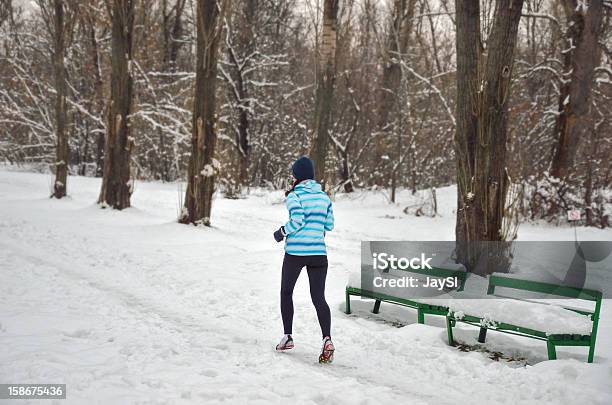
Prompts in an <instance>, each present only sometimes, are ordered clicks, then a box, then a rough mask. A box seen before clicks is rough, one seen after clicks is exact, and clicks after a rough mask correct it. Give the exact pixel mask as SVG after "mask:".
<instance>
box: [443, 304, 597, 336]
mask: <svg viewBox="0 0 612 405" xmlns="http://www.w3.org/2000/svg"><path fill="white" fill-rule="evenodd" d="M448 307H449V309H450V311H452V312H454V313H455V317H456V318H458V319H461V318H462V317H463V316H462V315H464V314H469V315H473V316H477V317H479V318H482V319H484V320H485V322H487V323H489V322H491V323H493V322H497V323H501V322H504V323H509V324H512V325H521V326H522V327H525V328H529V329H533V330H538V331H542V332H545V333H546V334H547V335H554V334H577V335H588V334H589V333H591V328H592V327H593V323H592V322H591V319H590V318H589V316H587V315H583V314H579V313H576V312H573V311H570V310H567V309H565V308H563V307H561V306H558V305H555V304H549V303H544V302H542V303H538V302H535V301H528V302H526V301H519V300H514V299H501V298H500V299H497V298H491V299H480V300H476V299H465V300H462V299H457V300H453V301H452V302H450V303H449V305H448Z"/></svg>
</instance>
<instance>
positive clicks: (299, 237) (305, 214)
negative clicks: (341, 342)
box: [274, 157, 334, 363]
mask: <svg viewBox="0 0 612 405" xmlns="http://www.w3.org/2000/svg"><path fill="white" fill-rule="evenodd" d="M292 172H293V177H294V179H295V181H294V183H293V187H292V188H291V190H289V191H287V192H286V193H285V195H286V197H287V200H286V205H287V210H289V221H288V222H287V223H286V224H285V225H283V226H281V227H280V228H279V229H278V230H277V231H276V232H274V239H276V241H277V242H280V241H282V240H283V239H285V259H284V260H283V271H282V278H281V315H282V318H283V326H284V328H285V335H284V336H283V338H282V339H281V341H280V343H279V344H278V345H277V346H276V350H279V351H280V350H288V349H293V347H294V345H293V338H292V337H291V334H292V326H293V288H294V287H295V283H296V282H297V279H298V277H299V275H300V272H301V271H302V268H303V267H304V266H306V270H307V272H308V281H309V282H310V297H311V298H312V303H313V304H314V306H315V308H316V310H317V317H318V318H319V325H320V326H321V334H322V336H323V345H322V349H321V354H320V355H319V363H331V362H332V361H333V358H334V344H333V343H332V340H331V333H330V328H331V313H330V311H329V306H328V305H327V302H326V301H325V279H326V277H327V250H326V248H325V232H329V231H331V230H332V229H333V228H334V212H333V210H332V203H331V200H330V199H329V197H328V196H327V194H326V193H325V192H324V191H322V189H321V185H320V184H319V183H317V182H316V181H315V180H314V165H313V163H312V160H310V159H309V158H307V157H301V158H299V159H298V160H296V161H295V163H293V167H292Z"/></svg>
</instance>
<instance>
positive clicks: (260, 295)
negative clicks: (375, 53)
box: [0, 170, 612, 405]
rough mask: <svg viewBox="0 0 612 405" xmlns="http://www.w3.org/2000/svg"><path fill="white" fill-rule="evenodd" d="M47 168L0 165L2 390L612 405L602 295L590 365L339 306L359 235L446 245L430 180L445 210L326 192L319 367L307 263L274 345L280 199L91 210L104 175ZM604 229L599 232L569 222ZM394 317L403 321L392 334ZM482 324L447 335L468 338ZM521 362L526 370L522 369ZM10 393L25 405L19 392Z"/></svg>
mask: <svg viewBox="0 0 612 405" xmlns="http://www.w3.org/2000/svg"><path fill="white" fill-rule="evenodd" d="M50 181H51V178H50V176H47V175H42V174H33V173H19V172H9V171H6V170H0V263H1V264H0V274H1V279H2V282H1V283H0V341H1V342H2V345H0V383H25V382H31V383H51V382H55V383H66V384H67V392H68V398H67V400H66V401H59V402H58V403H62V404H63V403H67V404H84V403H99V404H133V403H139V404H192V403H217V402H224V403H231V404H240V403H326V404H338V403H347V404H354V403H362V404H378V403H381V404H382V403H385V404H386V403H411V404H436V405H438V404H458V403H477V404H492V403H502V402H508V403H518V404H535V403H537V404H579V403H587V402H588V403H590V404H609V403H611V402H612V388H611V384H610V381H611V378H612V304H611V302H610V301H609V300H607V301H606V302H605V303H604V308H603V311H602V320H601V323H600V331H599V334H598V343H597V350H596V360H595V363H594V364H587V363H586V362H585V361H584V358H586V352H585V351H584V349H578V350H572V349H570V348H559V349H558V355H559V358H560V359H561V360H557V361H544V360H545V359H546V345H545V344H543V343H541V342H536V341H531V340H529V339H516V338H513V337H510V336H505V335H503V336H499V335H500V334H494V333H491V334H490V337H489V342H488V348H489V349H490V350H491V351H496V350H500V351H503V352H504V353H505V354H510V355H513V356H514V357H516V358H524V359H525V360H524V361H522V362H521V361H512V362H507V361H505V360H500V361H494V360H491V359H490V355H489V353H485V352H480V351H470V352H463V351H461V350H458V349H457V348H454V347H449V346H447V345H446V340H445V336H446V335H445V330H444V328H443V327H444V325H443V320H442V319H428V320H427V323H428V325H418V324H415V322H416V314H415V313H414V312H412V311H411V310H404V309H401V308H397V307H392V306H390V305H386V306H385V305H384V304H383V308H382V311H381V314H379V315H373V314H371V313H370V312H369V310H370V309H371V303H370V302H369V301H359V300H355V302H354V313H353V314H352V315H350V316H348V315H345V314H344V313H343V306H344V287H345V285H346V282H347V280H348V277H349V273H350V272H351V271H353V270H354V269H356V268H358V267H359V259H360V255H359V249H360V241H361V240H366V239H369V240H387V239H388V240H392V239H401V240H452V239H453V237H454V221H455V218H454V213H453V210H454V201H455V189H454V187H448V188H443V189H440V190H438V193H437V194H438V205H439V212H440V216H438V217H435V218H428V217H416V216H414V215H406V214H405V213H404V212H403V208H404V207H405V206H407V205H410V204H411V202H412V199H413V197H411V196H410V193H409V192H403V193H400V195H399V201H400V203H399V204H397V205H389V204H388V202H387V201H386V199H385V197H384V195H383V194H381V193H373V192H369V193H357V194H354V195H351V196H345V195H338V196H337V199H336V201H335V204H336V205H335V212H336V230H334V231H333V232H331V233H330V234H329V235H328V242H329V247H330V248H329V261H330V270H329V277H328V281H327V299H328V301H329V303H330V306H331V309H332V334H333V336H334V340H335V344H336V348H337V353H336V360H335V362H334V364H333V365H331V366H320V365H319V364H318V363H317V355H318V350H319V345H320V336H319V330H318V324H317V321H316V315H315V311H314V309H313V308H312V304H311V303H310V297H309V295H308V287H307V277H306V276H305V275H304V274H303V275H302V277H301V278H300V280H299V281H298V285H297V286H296V293H295V298H294V300H295V304H296V317H295V322H294V332H295V335H294V338H295V340H296V349H295V350H293V351H292V352H291V353H282V354H278V353H276V352H275V351H274V350H273V349H274V345H275V344H276V342H277V340H278V339H279V338H280V336H281V335H282V327H281V321H280V313H279V309H278V306H279V297H278V296H279V284H280V265H281V262H282V256H283V253H282V247H281V245H279V244H276V243H275V242H274V240H273V238H272V232H273V231H274V230H275V229H277V228H278V226H279V225H280V224H282V222H283V221H285V220H286V211H285V208H284V206H283V205H282V204H281V202H282V194H281V193H280V192H277V193H268V192H264V191H256V192H254V193H252V195H250V196H249V198H246V199H242V200H227V199H217V200H216V201H215V205H214V207H213V224H214V227H213V228H212V229H205V228H195V227H191V226H185V225H179V224H177V223H176V222H175V218H176V216H177V209H178V207H177V204H178V196H179V194H178V191H177V188H178V186H177V185H176V184H160V183H137V184H136V190H135V193H134V195H133V198H132V205H133V208H130V209H128V210H126V211H123V212H117V211H112V210H102V209H100V208H98V207H97V206H96V205H95V204H94V202H95V200H96V198H97V194H98V191H99V187H100V179H93V178H83V177H73V178H70V183H69V193H70V197H69V198H67V199H64V200H60V201H58V200H52V199H48V198H47V194H48V185H49V182H50ZM578 236H579V238H581V239H592V240H611V239H612V231H611V230H604V231H602V230H597V229H586V228H580V229H578ZM544 238H545V239H546V240H573V238H574V230H573V229H572V228H556V227H549V226H544V225H533V224H525V225H522V226H521V228H520V229H519V239H522V240H540V239H544ZM395 322H399V323H401V324H402V325H404V324H407V326H404V327H401V328H397V327H395V326H394V325H395ZM476 334H477V330H476V329H474V328H472V329H465V330H461V329H460V328H459V329H458V330H457V337H458V338H459V339H462V340H463V341H466V342H473V341H474V340H475V337H476ZM525 363H528V364H529V365H527V366H525V365H524V364H525ZM20 403H26V402H24V401H22V402H20Z"/></svg>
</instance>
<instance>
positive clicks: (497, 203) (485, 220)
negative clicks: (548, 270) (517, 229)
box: [455, 0, 523, 269]
mask: <svg viewBox="0 0 612 405" xmlns="http://www.w3.org/2000/svg"><path fill="white" fill-rule="evenodd" d="M522 5H523V1H522V0H518V1H517V0H498V1H497V5H496V9H495V15H494V20H493V25H492V26H493V28H492V30H491V33H490V36H489V38H488V44H487V54H486V62H484V63H479V61H482V60H483V59H484V58H485V55H483V54H482V53H481V52H480V50H479V46H480V21H479V20H480V10H479V5H478V2H472V1H466V2H463V1H458V2H456V21H457V130H456V153H457V184H458V187H457V200H458V201H457V204H458V209H457V222H456V227H455V236H456V240H457V257H458V260H459V261H460V262H461V263H463V264H465V265H466V266H467V267H468V269H473V268H474V266H475V265H476V260H477V257H476V256H477V255H478V253H477V252H478V249H479V246H480V244H479V242H480V241H503V240H505V235H504V234H503V220H504V215H505V201H506V191H507V188H508V177H507V173H506V141H507V113H508V111H507V110H508V108H507V103H508V100H509V96H510V84H511V78H512V67H513V59H514V47H515V44H516V38H517V32H518V24H519V21H520V17H521V9H522Z"/></svg>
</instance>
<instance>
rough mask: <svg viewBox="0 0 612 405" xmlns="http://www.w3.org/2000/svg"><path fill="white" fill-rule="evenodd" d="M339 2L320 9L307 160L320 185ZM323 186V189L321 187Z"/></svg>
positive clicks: (327, 2) (327, 1) (330, 1)
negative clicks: (312, 162) (318, 43)
mask: <svg viewBox="0 0 612 405" xmlns="http://www.w3.org/2000/svg"><path fill="white" fill-rule="evenodd" d="M338 3H339V0H325V3H324V5H323V32H322V40H321V47H320V50H319V60H318V67H317V70H318V72H317V76H318V77H317V91H316V95H315V97H316V100H315V117H314V131H315V132H314V141H313V145H312V150H311V157H312V158H313V160H314V163H315V176H316V179H317V180H318V181H319V182H321V184H323V185H324V179H325V159H326V158H327V146H328V144H329V124H330V116H331V107H332V101H333V95H334V84H335V81H336V40H337V35H336V34H337V24H338V21H337V18H338ZM324 186H325V185H324Z"/></svg>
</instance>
